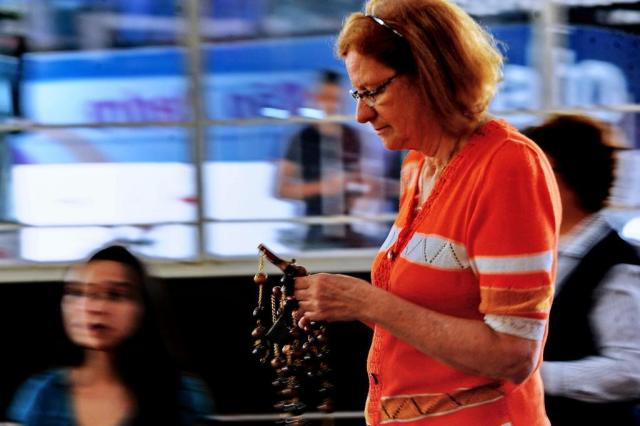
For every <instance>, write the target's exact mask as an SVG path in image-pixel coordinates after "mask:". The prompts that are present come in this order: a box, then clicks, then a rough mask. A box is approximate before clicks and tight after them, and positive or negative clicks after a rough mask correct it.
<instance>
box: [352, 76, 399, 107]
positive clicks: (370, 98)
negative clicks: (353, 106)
mask: <svg viewBox="0 0 640 426" xmlns="http://www.w3.org/2000/svg"><path fill="white" fill-rule="evenodd" d="M399 75H400V73H395V74H394V75H392V76H391V77H389V78H387V79H386V80H385V81H383V82H382V83H380V84H378V85H377V86H376V87H374V88H373V89H371V90H366V89H365V90H356V89H351V90H349V94H350V95H351V97H352V98H353V99H354V100H355V101H356V102H358V101H362V102H364V103H365V104H367V106H369V107H370V108H373V107H374V106H375V105H376V96H378V95H381V94H382V93H384V91H385V90H386V89H387V87H388V86H389V85H390V84H391V82H392V81H393V80H394V79H395V78H396V77H398V76H399Z"/></svg>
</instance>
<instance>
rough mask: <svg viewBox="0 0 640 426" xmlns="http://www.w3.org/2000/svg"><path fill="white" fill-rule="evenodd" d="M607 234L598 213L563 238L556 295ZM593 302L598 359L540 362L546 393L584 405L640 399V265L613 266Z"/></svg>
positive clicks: (560, 248) (591, 320) (593, 357)
mask: <svg viewBox="0 0 640 426" xmlns="http://www.w3.org/2000/svg"><path fill="white" fill-rule="evenodd" d="M610 230H611V227H610V226H609V225H608V224H607V223H606V222H605V220H604V219H603V218H602V216H601V215H599V214H596V215H593V216H590V217H589V218H587V219H585V220H583V221H582V222H581V223H580V224H579V225H578V226H576V228H574V230H572V231H571V232H570V233H569V235H567V236H565V237H563V238H562V239H561V241H560V247H559V253H558V278H557V285H556V294H557V292H558V290H559V289H560V288H561V287H562V283H563V281H564V279H565V278H566V277H567V276H568V275H569V273H570V272H571V271H572V270H573V268H574V267H575V266H576V265H577V264H578V262H579V261H580V259H582V257H584V255H585V254H586V253H587V252H588V251H589V250H591V248H593V246H594V245H595V244H597V243H598V242H599V241H600V240H601V239H602V238H603V237H604V236H605V235H607V233H608V232H610ZM594 298H595V304H594V307H593V310H592V311H591V314H590V318H589V321H590V322H591V326H592V329H593V332H594V339H595V343H596V346H597V347H598V349H599V352H600V355H598V356H589V357H586V358H583V359H580V360H576V361H544V362H543V363H542V367H541V368H540V373H541V375H542V381H543V383H544V390H545V393H547V394H548V395H554V396H564V397H567V398H572V399H576V400H580V401H585V402H613V401H623V400H629V399H637V398H640V266H637V265H628V264H618V265H616V266H614V267H613V268H611V269H610V270H609V272H608V273H607V275H605V277H604V278H603V279H602V282H601V284H600V285H599V286H598V288H597V289H596V292H595V293H594Z"/></svg>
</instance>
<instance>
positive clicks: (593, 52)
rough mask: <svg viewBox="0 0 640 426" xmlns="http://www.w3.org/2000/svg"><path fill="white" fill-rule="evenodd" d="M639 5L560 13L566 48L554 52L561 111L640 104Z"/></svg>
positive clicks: (588, 8)
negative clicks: (563, 108) (564, 107)
mask: <svg viewBox="0 0 640 426" xmlns="http://www.w3.org/2000/svg"><path fill="white" fill-rule="evenodd" d="M639 5H640V2H629V3H628V4H623V5H615V6H614V5H609V6H602V5H601V6H591V7H571V8H566V9H565V10H564V12H565V15H566V16H567V24H568V27H567V31H568V32H567V35H566V37H567V39H566V43H567V44H566V47H562V46H559V47H558V48H557V49H558V52H557V53H556V55H557V58H558V64H557V68H558V73H559V79H560V80H559V81H560V84H561V93H560V99H558V101H559V102H560V103H561V104H562V105H563V106H570V107H574V106H579V107H589V106H596V107H597V106H603V105H606V106H611V105H618V106H619V105H623V104H628V103H637V102H640V67H639V66H638V63H637V58H638V57H639V56H640V26H639V24H640V18H639V15H640V8H639ZM633 9H636V10H633ZM634 22H635V24H634ZM631 31H633V32H631ZM600 115H601V116H602V117H603V118H605V119H606V118H607V115H614V116H615V115H618V114H616V113H609V114H607V113H604V112H603V113H602V114H600ZM609 121H611V118H609Z"/></svg>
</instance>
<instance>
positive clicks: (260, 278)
mask: <svg viewBox="0 0 640 426" xmlns="http://www.w3.org/2000/svg"><path fill="white" fill-rule="evenodd" d="M253 282H254V283H256V284H258V285H262V284H264V283H266V282H267V274H265V273H264V272H258V273H257V274H255V275H254V276H253Z"/></svg>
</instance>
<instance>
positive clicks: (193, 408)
mask: <svg viewBox="0 0 640 426" xmlns="http://www.w3.org/2000/svg"><path fill="white" fill-rule="evenodd" d="M179 398H180V405H181V407H182V408H183V412H184V413H185V414H186V415H188V416H195V417H196V418H199V417H202V416H207V415H210V414H213V412H214V411H215V410H214V404H213V400H212V399H211V396H210V395H209V392H208V391H207V387H206V386H205V384H204V383H203V382H202V381H201V380H200V379H197V378H195V377H192V376H189V375H182V376H181V377H180V393H179Z"/></svg>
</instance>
